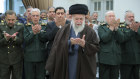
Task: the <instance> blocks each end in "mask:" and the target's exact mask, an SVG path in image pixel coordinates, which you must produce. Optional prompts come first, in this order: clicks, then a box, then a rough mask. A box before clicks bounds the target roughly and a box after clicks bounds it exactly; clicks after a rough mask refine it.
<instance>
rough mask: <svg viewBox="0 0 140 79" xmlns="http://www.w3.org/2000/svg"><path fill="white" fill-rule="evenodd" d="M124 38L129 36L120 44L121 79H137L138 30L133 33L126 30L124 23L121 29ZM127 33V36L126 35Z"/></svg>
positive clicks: (139, 42) (139, 32)
mask: <svg viewBox="0 0 140 79" xmlns="http://www.w3.org/2000/svg"><path fill="white" fill-rule="evenodd" d="M120 28H121V29H122V31H123V32H124V34H125V36H129V37H128V38H127V39H125V41H124V42H123V43H122V44H121V48H122V54H121V55H122V62H121V67H120V72H121V79H139V64H140V28H139V29H138V32H134V31H132V30H130V29H129V28H128V25H127V24H126V23H124V24H122V25H121V27H120ZM128 32H129V35H127V34H128Z"/></svg>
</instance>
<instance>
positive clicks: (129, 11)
mask: <svg viewBox="0 0 140 79" xmlns="http://www.w3.org/2000/svg"><path fill="white" fill-rule="evenodd" d="M128 13H132V14H134V13H133V12H132V11H131V10H127V11H125V17H126V15H127V14H128Z"/></svg>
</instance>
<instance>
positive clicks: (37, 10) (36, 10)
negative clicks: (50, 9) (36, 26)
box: [31, 8, 40, 15]
mask: <svg viewBox="0 0 140 79" xmlns="http://www.w3.org/2000/svg"><path fill="white" fill-rule="evenodd" d="M32 12H39V15H40V10H39V9H38V8H33V9H32V10H31V15H32Z"/></svg>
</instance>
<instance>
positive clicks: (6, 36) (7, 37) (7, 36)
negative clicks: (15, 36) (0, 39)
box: [4, 33, 11, 41]
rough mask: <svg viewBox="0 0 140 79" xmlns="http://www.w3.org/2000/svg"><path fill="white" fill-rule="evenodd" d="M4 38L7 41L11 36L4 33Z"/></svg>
mask: <svg viewBox="0 0 140 79" xmlns="http://www.w3.org/2000/svg"><path fill="white" fill-rule="evenodd" d="M4 37H5V39H6V40H7V41H8V40H9V39H10V38H11V35H10V34H8V33H4Z"/></svg>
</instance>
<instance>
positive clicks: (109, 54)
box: [98, 24, 124, 65]
mask: <svg viewBox="0 0 140 79" xmlns="http://www.w3.org/2000/svg"><path fill="white" fill-rule="evenodd" d="M98 34H99V38H100V43H99V44H100V51H99V53H98V59H99V63H102V64H108V65H119V64H120V63H121V48H120V43H121V42H123V41H124V34H123V32H122V31H121V29H118V30H117V31H111V30H110V29H109V28H108V25H107V24H103V25H101V26H99V28H98Z"/></svg>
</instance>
